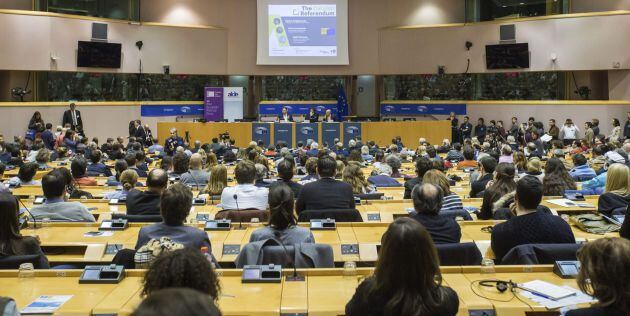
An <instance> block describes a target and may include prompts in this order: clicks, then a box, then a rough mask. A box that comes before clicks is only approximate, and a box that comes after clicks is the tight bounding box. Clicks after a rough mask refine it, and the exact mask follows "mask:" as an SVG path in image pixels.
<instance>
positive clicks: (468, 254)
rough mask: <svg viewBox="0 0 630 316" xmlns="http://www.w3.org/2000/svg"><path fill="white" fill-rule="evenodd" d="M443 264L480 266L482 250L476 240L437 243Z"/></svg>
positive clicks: (441, 263)
mask: <svg viewBox="0 0 630 316" xmlns="http://www.w3.org/2000/svg"><path fill="white" fill-rule="evenodd" d="M435 247H436V248H437V252H438V256H439V257H440V265H441V266H478V265H480V264H481V259H482V256H481V252H480V251H479V248H478V247H477V245H476V244H475V243H474V242H467V243H458V244H437V245H435Z"/></svg>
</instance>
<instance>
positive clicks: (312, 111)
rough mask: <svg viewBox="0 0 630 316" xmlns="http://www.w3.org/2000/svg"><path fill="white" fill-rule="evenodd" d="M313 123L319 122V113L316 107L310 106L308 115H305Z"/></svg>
mask: <svg viewBox="0 0 630 316" xmlns="http://www.w3.org/2000/svg"><path fill="white" fill-rule="evenodd" d="M305 119H306V120H308V121H309V122H311V123H317V122H319V114H317V112H316V111H315V108H310V110H309V112H308V115H307V116H306V117H305Z"/></svg>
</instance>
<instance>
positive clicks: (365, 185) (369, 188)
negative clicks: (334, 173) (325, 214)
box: [342, 162, 376, 194]
mask: <svg viewBox="0 0 630 316" xmlns="http://www.w3.org/2000/svg"><path fill="white" fill-rule="evenodd" d="M342 180H343V182H346V183H349V184H350V185H351V186H352V193H353V194H370V193H374V192H376V189H374V186H373V185H371V184H370V183H369V182H368V181H367V180H366V179H365V175H364V174H363V170H361V167H360V166H359V164H358V163H356V162H354V163H353V162H350V163H348V166H346V168H344V170H343V176H342Z"/></svg>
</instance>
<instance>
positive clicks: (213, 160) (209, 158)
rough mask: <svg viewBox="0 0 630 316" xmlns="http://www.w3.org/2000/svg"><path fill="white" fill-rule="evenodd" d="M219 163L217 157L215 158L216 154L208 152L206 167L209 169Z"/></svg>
mask: <svg viewBox="0 0 630 316" xmlns="http://www.w3.org/2000/svg"><path fill="white" fill-rule="evenodd" d="M218 164H219V159H217V155H216V154H215V153H213V152H210V153H208V154H207V155H206V169H208V171H210V170H211V169H212V167H214V166H216V165H218Z"/></svg>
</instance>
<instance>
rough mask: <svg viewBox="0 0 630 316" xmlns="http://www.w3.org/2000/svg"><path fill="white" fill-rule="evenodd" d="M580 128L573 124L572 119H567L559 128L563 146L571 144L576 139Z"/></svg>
mask: <svg viewBox="0 0 630 316" xmlns="http://www.w3.org/2000/svg"><path fill="white" fill-rule="evenodd" d="M579 133H580V130H579V129H578V128H577V126H575V125H574V124H573V120H571V119H567V120H566V121H565V123H564V126H562V128H561V129H560V136H561V138H562V141H563V142H564V145H565V146H569V145H571V144H573V142H574V141H575V140H576V139H578V136H579Z"/></svg>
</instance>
